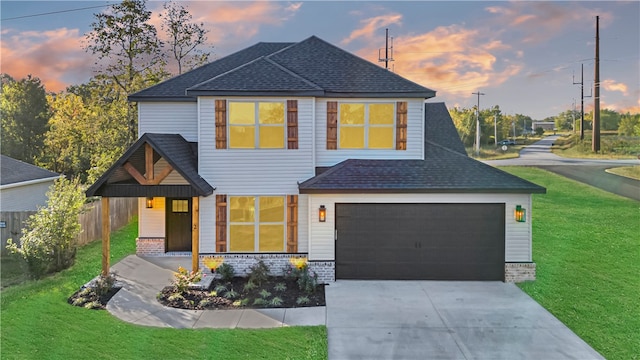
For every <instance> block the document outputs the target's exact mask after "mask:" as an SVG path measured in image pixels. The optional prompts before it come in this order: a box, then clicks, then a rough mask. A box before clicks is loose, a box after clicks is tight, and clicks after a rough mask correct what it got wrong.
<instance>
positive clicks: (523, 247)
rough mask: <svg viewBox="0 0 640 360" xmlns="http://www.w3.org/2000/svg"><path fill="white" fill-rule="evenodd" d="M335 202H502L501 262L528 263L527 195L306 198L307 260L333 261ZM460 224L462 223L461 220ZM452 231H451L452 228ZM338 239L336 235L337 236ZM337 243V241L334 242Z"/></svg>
mask: <svg viewBox="0 0 640 360" xmlns="http://www.w3.org/2000/svg"><path fill="white" fill-rule="evenodd" d="M336 203H399V204H401V203H429V204H435V203H504V204H505V262H530V261H532V257H531V195H530V194H366V195H365V194H342V195H309V202H308V204H309V205H308V206H309V207H308V209H309V216H308V221H309V238H310V242H309V260H314V261H323V260H324V261H333V260H335V241H334V235H335V233H334V231H335V204H336ZM320 205H324V206H325V207H326V208H327V220H326V222H324V223H321V222H319V221H318V208H319V207H320ZM516 205H522V207H523V208H525V209H526V210H527V221H526V222H524V223H519V222H516V221H515V219H514V213H513V212H514V209H515V207H516ZM460 221H464V219H463V218H461V220H460ZM452 231H455V229H452ZM338 236H339V234H338ZM338 241H340V240H339V239H338Z"/></svg>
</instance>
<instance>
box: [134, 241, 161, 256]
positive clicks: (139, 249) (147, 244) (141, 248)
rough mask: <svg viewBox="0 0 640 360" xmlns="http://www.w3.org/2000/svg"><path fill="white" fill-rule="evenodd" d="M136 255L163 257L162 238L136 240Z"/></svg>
mask: <svg viewBox="0 0 640 360" xmlns="http://www.w3.org/2000/svg"><path fill="white" fill-rule="evenodd" d="M136 255H138V256H165V252H164V238H145V237H139V238H137V239H136Z"/></svg>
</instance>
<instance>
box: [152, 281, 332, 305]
mask: <svg viewBox="0 0 640 360" xmlns="http://www.w3.org/2000/svg"><path fill="white" fill-rule="evenodd" d="M247 283H248V279H247V278H244V277H234V278H233V280H232V281H229V282H225V281H223V280H220V279H216V280H214V281H213V282H212V285H211V287H210V288H209V289H207V290H193V289H192V290H188V291H186V292H184V293H182V294H179V293H178V291H177V289H176V287H175V286H167V287H165V288H164V289H163V290H162V292H160V294H158V301H159V302H160V303H161V304H163V305H165V306H169V307H174V308H179V309H189V310H203V309H243V308H244V309H259V308H293V307H307V306H324V305H325V298H324V285H318V286H316V288H315V291H313V292H311V293H307V292H305V291H302V290H300V289H299V287H298V284H297V283H296V281H295V280H294V279H287V278H284V277H269V278H268V279H267V281H265V282H263V283H262V284H261V285H260V286H256V287H255V288H253V289H247V288H246V285H247ZM221 286H224V288H225V289H226V290H223V289H222V287H221ZM231 290H233V291H231Z"/></svg>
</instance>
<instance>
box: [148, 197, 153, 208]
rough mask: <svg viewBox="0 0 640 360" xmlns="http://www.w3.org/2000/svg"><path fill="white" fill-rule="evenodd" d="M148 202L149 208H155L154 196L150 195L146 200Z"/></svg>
mask: <svg viewBox="0 0 640 360" xmlns="http://www.w3.org/2000/svg"><path fill="white" fill-rule="evenodd" d="M146 204H147V209H153V198H152V197H148V198H147V201H146Z"/></svg>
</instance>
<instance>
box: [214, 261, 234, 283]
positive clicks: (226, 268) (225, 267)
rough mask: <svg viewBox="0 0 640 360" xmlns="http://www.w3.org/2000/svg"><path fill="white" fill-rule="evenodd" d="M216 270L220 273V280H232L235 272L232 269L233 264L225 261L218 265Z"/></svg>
mask: <svg viewBox="0 0 640 360" xmlns="http://www.w3.org/2000/svg"><path fill="white" fill-rule="evenodd" d="M216 271H217V272H218V274H220V276H221V277H222V280H224V281H231V280H233V277H234V276H236V272H235V270H234V269H233V266H231V265H230V264H227V263H224V264H222V265H220V266H218V269H217V270H216Z"/></svg>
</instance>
